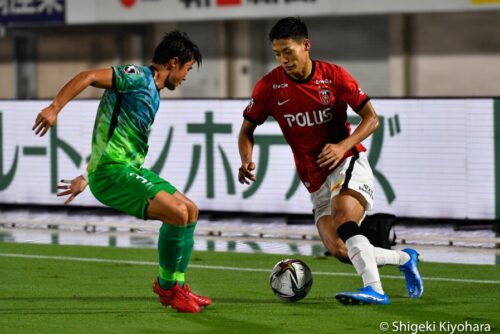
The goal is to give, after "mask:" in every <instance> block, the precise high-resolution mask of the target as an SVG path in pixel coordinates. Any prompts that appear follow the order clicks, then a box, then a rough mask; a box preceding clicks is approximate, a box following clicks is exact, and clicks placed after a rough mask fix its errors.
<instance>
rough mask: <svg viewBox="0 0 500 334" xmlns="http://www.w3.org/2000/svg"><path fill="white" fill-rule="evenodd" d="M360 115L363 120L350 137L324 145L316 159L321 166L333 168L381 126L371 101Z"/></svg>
mask: <svg viewBox="0 0 500 334" xmlns="http://www.w3.org/2000/svg"><path fill="white" fill-rule="evenodd" d="M358 115H359V116H360V117H361V122H360V123H359V125H358V127H357V128H356V130H354V132H353V133H352V134H351V135H350V136H349V137H347V138H346V139H344V140H342V141H341V142H339V143H337V144H326V145H325V147H323V150H322V151H321V153H320V154H319V156H318V160H317V161H316V162H317V163H318V164H319V165H320V166H321V167H323V166H329V167H328V168H329V169H333V168H334V167H335V166H336V165H337V164H338V163H339V162H340V161H341V160H342V158H343V156H344V154H345V152H347V151H348V150H350V149H351V148H353V147H354V146H355V145H356V144H358V143H361V142H362V141H363V140H365V139H366V138H367V137H368V136H370V135H371V134H372V133H373V132H375V131H376V130H377V129H378V128H379V126H380V124H379V120H378V116H377V113H376V112H375V109H373V106H372V104H371V103H370V102H368V103H367V104H366V105H365V106H364V107H363V108H362V109H361V110H360V111H359V112H358Z"/></svg>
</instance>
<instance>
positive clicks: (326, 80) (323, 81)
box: [316, 78, 332, 85]
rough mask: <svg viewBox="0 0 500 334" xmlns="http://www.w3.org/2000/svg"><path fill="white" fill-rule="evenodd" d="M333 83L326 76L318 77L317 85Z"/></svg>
mask: <svg viewBox="0 0 500 334" xmlns="http://www.w3.org/2000/svg"><path fill="white" fill-rule="evenodd" d="M331 83H332V80H330V79H328V78H326V79H317V80H316V84H317V85H329V84H331Z"/></svg>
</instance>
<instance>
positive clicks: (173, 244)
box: [158, 224, 186, 289]
mask: <svg viewBox="0 0 500 334" xmlns="http://www.w3.org/2000/svg"><path fill="white" fill-rule="evenodd" d="M185 234H186V227H185V226H177V225H170V224H162V226H161V228H160V236H159V237H158V256H159V263H160V268H159V275H158V281H159V283H160V286H161V288H162V289H170V288H171V287H173V286H174V285H175V282H176V281H177V280H176V278H175V272H176V271H177V267H178V266H179V263H180V262H181V260H182V256H183V251H184V235H185Z"/></svg>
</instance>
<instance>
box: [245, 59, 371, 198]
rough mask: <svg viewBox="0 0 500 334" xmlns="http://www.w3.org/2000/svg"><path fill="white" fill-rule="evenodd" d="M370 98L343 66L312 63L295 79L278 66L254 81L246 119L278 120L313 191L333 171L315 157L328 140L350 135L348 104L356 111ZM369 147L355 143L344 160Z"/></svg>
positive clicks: (261, 121) (340, 138)
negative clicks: (271, 118) (302, 78)
mask: <svg viewBox="0 0 500 334" xmlns="http://www.w3.org/2000/svg"><path fill="white" fill-rule="evenodd" d="M368 101H369V97H368V95H366V94H365V93H364V92H363V91H361V89H360V88H359V86H358V83H357V82H356V80H355V79H354V78H353V77H352V76H351V75H350V74H349V73H347V71H346V70H344V69H343V68H342V67H340V66H338V65H335V64H329V63H326V62H323V61H313V64H312V71H311V74H310V75H309V77H307V78H306V79H304V80H295V79H293V78H291V77H290V76H289V75H288V74H286V72H285V70H284V69H283V68H282V67H281V66H279V67H277V68H275V69H274V70H272V71H271V72H270V73H268V74H267V75H266V76H264V77H263V78H262V79H260V80H259V81H258V82H257V84H256V85H255V88H254V91H253V94H252V100H251V101H250V103H249V105H248V106H247V107H246V109H245V111H244V112H243V117H244V118H245V119H246V120H248V121H250V122H252V123H254V124H256V125H260V124H262V123H264V121H265V120H266V119H267V117H268V116H272V117H274V118H275V119H276V121H277V122H278V124H279V126H280V128H281V131H282V132H283V136H284V137H285V139H286V141H287V142H288V144H289V145H290V147H291V149H292V152H293V155H294V158H295V166H296V167H297V172H298V175H299V177H300V179H301V180H302V183H303V184H304V185H305V186H306V188H307V190H308V191H309V192H315V191H316V190H318V189H319V188H320V187H321V185H322V184H323V183H324V182H325V180H326V178H327V177H328V175H330V173H331V170H329V169H328V166H324V167H320V166H319V165H318V164H317V163H316V160H317V159H318V155H319V154H320V153H321V151H322V149H323V147H324V146H325V145H326V144H327V143H338V142H340V141H342V140H343V139H345V138H347V137H348V136H349V135H350V132H351V127H350V124H349V123H348V122H347V105H349V106H350V107H351V108H352V109H353V110H354V111H355V112H358V111H359V110H361V108H363V106H364V105H365V104H366V103H367V102H368ZM356 151H357V152H363V151H366V149H365V148H364V147H363V146H362V145H361V144H357V145H356V147H355V148H353V150H350V151H348V152H346V154H345V156H344V159H345V158H347V157H349V156H351V155H353V154H355V152H356Z"/></svg>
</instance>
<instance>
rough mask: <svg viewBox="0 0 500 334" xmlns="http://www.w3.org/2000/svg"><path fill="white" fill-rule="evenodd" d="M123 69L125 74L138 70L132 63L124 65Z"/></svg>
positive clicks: (135, 72) (134, 72)
mask: <svg viewBox="0 0 500 334" xmlns="http://www.w3.org/2000/svg"><path fill="white" fill-rule="evenodd" d="M124 71H125V73H127V74H137V72H138V71H137V68H136V67H135V66H132V65H130V66H125V70H124Z"/></svg>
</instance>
